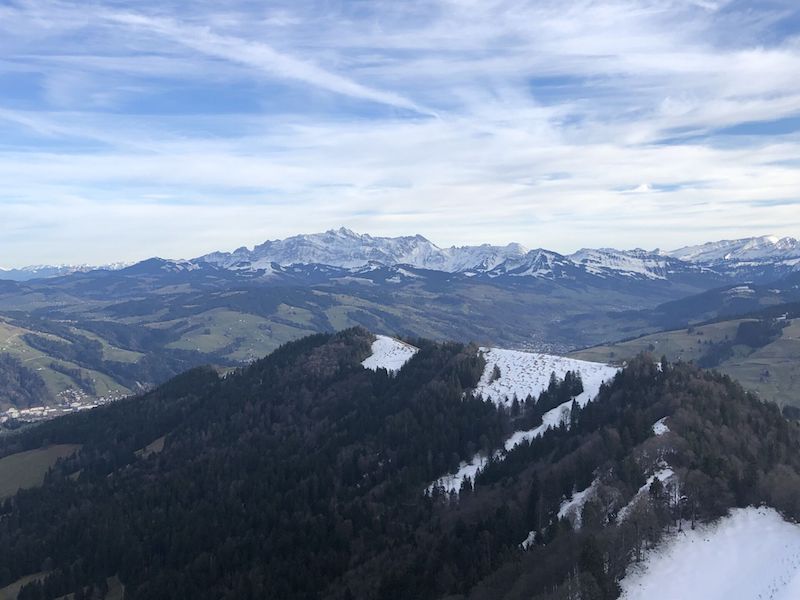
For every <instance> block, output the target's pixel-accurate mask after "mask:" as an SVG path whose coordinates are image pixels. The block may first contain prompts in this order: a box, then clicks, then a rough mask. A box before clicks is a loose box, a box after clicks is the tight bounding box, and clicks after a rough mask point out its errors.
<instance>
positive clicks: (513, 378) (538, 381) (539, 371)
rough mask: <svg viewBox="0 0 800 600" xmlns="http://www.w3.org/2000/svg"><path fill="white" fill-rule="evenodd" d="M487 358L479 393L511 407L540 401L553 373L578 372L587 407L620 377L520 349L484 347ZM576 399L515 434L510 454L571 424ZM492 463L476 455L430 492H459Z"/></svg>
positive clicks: (581, 400) (611, 370) (602, 367)
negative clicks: (517, 402) (608, 383)
mask: <svg viewBox="0 0 800 600" xmlns="http://www.w3.org/2000/svg"><path fill="white" fill-rule="evenodd" d="M481 351H482V352H483V356H484V358H486V369H485V370H484V372H483V375H482V376H481V379H480V381H479V382H478V386H477V387H476V388H475V394H480V395H481V396H482V397H483V398H485V399H488V398H491V399H492V400H493V401H494V402H495V403H496V404H502V405H506V406H508V405H510V404H511V403H512V402H513V401H514V398H515V397H516V398H517V399H518V400H520V401H522V400H524V399H525V398H527V397H528V396H529V395H530V396H531V397H533V398H537V397H538V396H539V394H541V393H542V392H543V391H544V390H545V389H547V386H548V385H549V383H550V374H551V373H555V374H556V377H558V378H559V379H563V378H564V376H565V375H566V374H567V371H573V372H578V373H580V374H581V379H582V381H583V392H582V393H581V394H579V395H578V396H577V397H576V398H575V401H576V402H577V403H578V405H580V406H581V407H583V406H586V404H587V403H589V402H590V401H591V400H594V398H595V397H596V396H597V394H598V392H599V391H600V386H601V385H602V384H603V383H604V382H605V381H608V380H610V379H611V378H613V377H614V375H616V373H617V371H618V370H619V369H617V368H616V367H611V366H609V365H606V364H603V363H594V362H588V361H585V360H574V359H571V358H564V357H563V356H553V355H550V354H538V353H533V352H521V351H517V350H502V349H499V348H481ZM495 365H497V367H498V368H499V369H500V378H499V379H496V380H494V381H492V377H493V374H494V367H495ZM571 410H572V400H570V401H568V402H565V403H564V404H562V405H560V406H556V407H555V408H554V409H552V410H549V411H547V412H546V413H545V414H544V415H543V417H542V424H541V425H539V426H538V427H536V428H534V429H529V430H527V431H515V432H514V433H512V434H511V436H509V438H508V439H507V440H506V441H505V443H504V444H503V446H504V450H505V451H506V452H508V451H510V450H512V449H513V448H514V446H517V445H519V444H521V443H523V442H529V441H530V440H532V439H534V438H537V437H539V436H540V435H543V434H544V432H545V431H547V430H548V429H550V428H553V427H558V426H559V425H561V423H568V422H569V416H570V411H571ZM503 456H504V454H503V452H502V451H499V450H498V451H497V452H495V454H494V458H495V459H499V460H502V458H503ZM488 462H489V457H488V456H486V455H485V454H480V453H479V454H476V455H475V456H473V457H472V459H471V460H469V461H464V462H462V463H461V464H460V465H459V467H458V470H457V471H456V472H455V473H450V474H448V475H445V476H444V477H442V478H440V479H438V480H436V481H434V482H433V483H432V484H431V485H430V486H428V492H430V491H432V490H433V488H434V487H436V486H442V487H443V488H444V490H445V491H446V492H448V493H449V492H458V491H459V490H460V489H461V484H462V483H463V482H464V480H465V479H466V478H467V477H469V478H470V479H471V480H472V481H475V476H476V475H477V474H478V473H479V472H480V471H481V470H482V469H483V468H484V467H485V466H486V464H487V463H488Z"/></svg>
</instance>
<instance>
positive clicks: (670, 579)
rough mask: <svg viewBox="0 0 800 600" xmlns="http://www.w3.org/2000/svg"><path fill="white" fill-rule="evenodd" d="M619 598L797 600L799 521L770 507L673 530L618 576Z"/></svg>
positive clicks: (799, 593) (799, 589)
mask: <svg viewBox="0 0 800 600" xmlns="http://www.w3.org/2000/svg"><path fill="white" fill-rule="evenodd" d="M621 583H622V589H623V593H622V596H621V598H622V600H675V599H681V600H732V599H734V598H742V599H748V600H751V599H752V600H757V599H761V600H796V599H797V598H800V526H798V525H794V524H791V523H787V522H786V521H784V520H783V518H781V516H780V515H779V514H778V513H777V512H776V511H774V510H773V509H771V508H752V507H751V508H744V509H735V510H733V511H731V514H730V516H728V517H725V518H723V519H721V520H720V521H718V522H717V523H715V524H712V525H709V526H705V527H701V528H698V529H696V530H695V531H691V530H688V531H685V532H683V533H679V534H676V535H675V536H674V537H673V538H672V539H670V540H669V541H666V542H665V543H664V544H662V546H661V547H660V548H657V549H656V550H654V551H652V552H651V553H649V554H648V556H647V557H646V559H645V562H644V563H643V564H642V565H636V566H634V567H632V571H631V572H630V574H629V575H627V576H626V577H625V578H624V579H623V580H622V582H621Z"/></svg>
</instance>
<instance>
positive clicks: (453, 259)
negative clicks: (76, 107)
mask: <svg viewBox="0 0 800 600" xmlns="http://www.w3.org/2000/svg"><path fill="white" fill-rule="evenodd" d="M146 262H148V264H151V265H152V264H153V263H152V262H149V261H146ZM207 265H212V266H214V267H217V268H220V269H225V270H228V271H233V272H236V273H241V274H246V275H248V276H253V275H256V276H259V277H272V276H277V275H280V274H281V273H284V272H286V267H291V266H293V265H325V266H328V267H335V268H337V269H343V270H347V271H363V270H364V269H365V268H375V267H395V266H410V267H415V268H417V269H424V270H430V271H441V272H444V273H460V274H463V275H465V276H469V277H475V276H481V277H489V278H495V277H501V276H511V277H534V278H540V279H580V278H582V277H599V278H611V279H615V278H627V279H634V280H635V279H648V280H667V281H686V280H687V278H689V279H692V278H696V277H706V278H708V277H711V278H713V277H714V276H717V277H719V278H720V281H723V280H731V281H732V280H735V281H753V282H757V283H759V282H764V281H769V280H771V279H776V278H778V277H781V276H783V275H786V274H788V273H790V272H792V271H797V270H800V242H799V241H798V240H796V239H794V238H789V237H785V238H778V237H775V236H764V237H754V238H745V239H741V240H724V241H720V242H709V243H706V244H702V245H698V246H687V247H684V248H679V249H678V250H673V251H671V252H663V251H660V250H652V251H648V250H642V249H635V250H617V249H614V248H600V249H590V248H585V249H581V250H578V251H577V252H575V253H574V254H569V255H562V254H559V253H557V252H553V251H550V250H545V249H541V248H537V249H527V248H525V247H524V246H522V245H521V244H516V243H512V244H508V245H506V246H493V245H490V244H482V245H478V246H452V247H449V248H440V247H439V246H437V245H436V244H434V243H433V242H431V241H430V240H428V239H427V238H425V237H423V236H421V235H415V236H403V237H395V238H391V237H377V236H371V235H368V234H358V233H355V232H353V231H351V230H349V229H346V228H340V229H337V230H330V231H326V232H324V233H315V234H305V235H296V236H292V237H289V238H286V239H283V240H270V241H267V242H264V243H263V244H260V245H258V246H255V247H254V248H253V249H252V250H250V249H248V248H245V247H242V248H239V249H237V250H234V251H233V252H214V253H211V254H206V255H204V256H200V257H197V258H194V259H190V260H168V261H163V263H162V265H161V266H162V268H163V269H166V270H171V271H179V270H191V269H198V268H202V267H205V266H207ZM126 266H127V265H124V264H121V263H115V264H112V265H106V266H102V267H90V266H87V265H79V266H55V267H53V266H36V267H26V268H22V269H14V270H9V271H4V270H0V278H2V279H11V280H16V281H27V280H31V279H38V278H46V277H56V276H61V275H65V274H69V273H73V272H86V271H90V270H92V269H101V270H117V269H121V268H125V267H126ZM134 268H135V266H134Z"/></svg>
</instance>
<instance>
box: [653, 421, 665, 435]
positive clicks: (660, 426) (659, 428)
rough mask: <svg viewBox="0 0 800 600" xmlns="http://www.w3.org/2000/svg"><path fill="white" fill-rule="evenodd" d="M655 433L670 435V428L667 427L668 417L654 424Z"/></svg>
mask: <svg viewBox="0 0 800 600" xmlns="http://www.w3.org/2000/svg"><path fill="white" fill-rule="evenodd" d="M653 433H655V434H656V435H664V434H665V433H669V427H668V426H667V417H664V418H663V419H659V420H658V421H656V422H655V423H653Z"/></svg>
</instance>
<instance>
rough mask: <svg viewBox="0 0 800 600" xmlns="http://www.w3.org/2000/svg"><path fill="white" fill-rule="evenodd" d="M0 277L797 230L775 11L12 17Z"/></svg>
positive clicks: (213, 6)
mask: <svg viewBox="0 0 800 600" xmlns="http://www.w3.org/2000/svg"><path fill="white" fill-rule="evenodd" d="M0 49H2V52H0V90H2V92H0V133H1V134H2V140H3V141H2V143H0V176H2V178H3V181H4V184H5V185H4V186H3V189H2V191H0V210H2V220H0V263H2V264H4V265H5V266H17V267H18V266H23V265H27V264H36V263H64V262H70V263H102V262H110V261H117V260H135V259H140V258H145V257H147V256H151V255H161V256H168V257H175V258H178V257H187V256H196V255H200V254H203V253H206V252H210V251H213V250H217V249H220V250H230V249H233V248H235V247H238V246H242V245H249V246H252V245H254V244H256V243H259V242H261V241H263V240H265V239H268V238H270V239H271V238H277V237H285V236H288V235H292V234H296V233H308V232H314V231H322V230H326V229H330V228H333V227H338V226H340V225H346V226H349V227H351V228H353V229H356V230H358V231H363V232H369V233H372V234H375V235H407V234H416V233H420V234H423V235H425V236H426V237H428V238H429V239H432V240H433V241H435V242H436V243H437V244H440V245H450V244H473V243H481V242H491V243H508V242H512V241H515V242H521V243H523V244H525V245H527V246H531V247H548V248H552V249H553V250H556V251H561V252H569V251H573V250H576V249H577V248H579V247H582V246H618V247H634V246H640V247H646V248H654V247H657V246H658V247H662V248H674V247H678V246H681V245H685V244H691V243H698V242H702V241H708V240H716V239H722V238H734V237H746V236H750V235H761V234H778V235H793V236H795V237H798V236H800V158H798V157H800V83H798V74H799V73H800V8H798V7H797V6H796V3H795V2H792V1H790V0H767V1H762V2H754V1H749V2H742V1H735V0H730V1H724V0H718V1H702V2H700V1H691V0H662V1H655V0H628V1H621V0H612V1H610V2H592V1H588V0H568V1H562V2H555V1H533V0H529V1H518V0H488V1H478V0H427V1H420V0H411V1H408V2H403V3H397V2H389V1H388V0H377V1H371V2H364V1H361V0H349V1H345V0H339V1H334V2H322V1H315V0H300V1H295V2H271V3H269V6H268V7H265V6H263V5H261V3H255V2H249V1H246V0H239V1H233V2H226V3H224V4H220V3H214V2H205V1H201V2H195V3H192V6H191V10H187V8H186V4H185V3H180V2H175V1H173V2H166V3H164V2H160V3H155V2H150V1H149V0H147V1H144V2H136V3H131V2H121V1H111V0H109V1H107V2H100V3H94V4H86V3H77V2H69V1H49V0H21V1H17V2H13V3H10V4H6V5H3V6H2V7H0Z"/></svg>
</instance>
